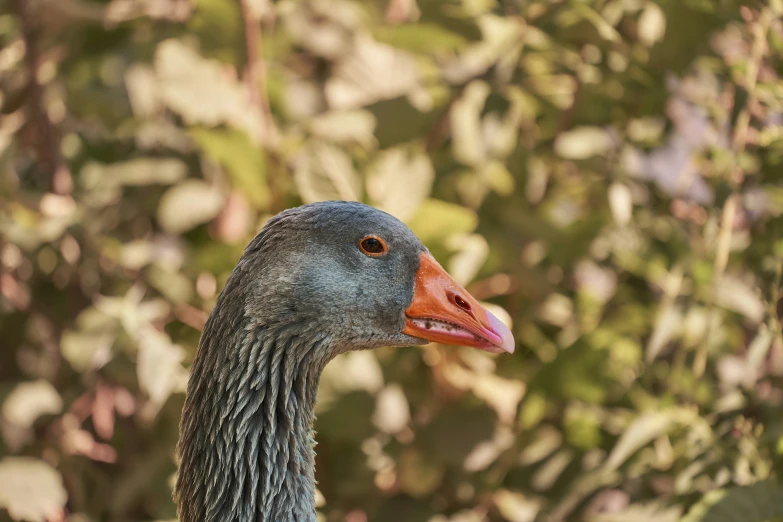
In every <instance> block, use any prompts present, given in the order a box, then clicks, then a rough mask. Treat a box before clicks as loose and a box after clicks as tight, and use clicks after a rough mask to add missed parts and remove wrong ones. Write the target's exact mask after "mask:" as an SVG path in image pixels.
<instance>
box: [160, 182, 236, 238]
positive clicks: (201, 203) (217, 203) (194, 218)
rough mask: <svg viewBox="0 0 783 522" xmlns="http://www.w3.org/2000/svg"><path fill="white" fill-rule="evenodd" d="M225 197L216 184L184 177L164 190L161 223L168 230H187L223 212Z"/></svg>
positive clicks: (161, 202) (177, 231)
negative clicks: (184, 179)
mask: <svg viewBox="0 0 783 522" xmlns="http://www.w3.org/2000/svg"><path fill="white" fill-rule="evenodd" d="M224 200H225V198H224V196H223V194H222V193H221V192H220V191H219V190H218V189H217V188H215V187H214V186H212V185H209V184H208V183H206V182H204V181H200V180H197V179H190V180H187V181H183V182H182V183H180V184H179V185H175V186H173V187H171V188H170V189H169V190H167V191H166V193H165V194H163V197H162V198H161V200H160V204H159V206H158V216H157V217H158V223H160V226H161V228H162V229H163V230H165V231H167V232H171V233H180V232H185V231H186V230H190V229H191V228H193V227H195V226H197V225H201V224H202V223H207V222H208V221H211V220H212V219H213V218H214V217H215V216H217V214H218V212H220V209H221V208H222V207H223V202H224Z"/></svg>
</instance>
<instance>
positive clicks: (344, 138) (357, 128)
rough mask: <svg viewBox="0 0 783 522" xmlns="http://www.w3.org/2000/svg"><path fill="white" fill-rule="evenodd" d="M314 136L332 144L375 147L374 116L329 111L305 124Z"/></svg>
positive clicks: (360, 111) (354, 111)
mask: <svg viewBox="0 0 783 522" xmlns="http://www.w3.org/2000/svg"><path fill="white" fill-rule="evenodd" d="M307 127H308V128H309V129H310V132H312V133H313V134H314V135H315V136H318V137H320V138H322V139H324V140H328V141H331V142H334V143H344V144H352V143H358V144H359V145H361V146H363V147H365V148H368V149H369V148H372V147H373V146H374V145H375V136H374V132H375V127H376V122H375V116H374V115H373V114H372V113H371V112H369V111H366V110H349V111H331V112H326V113H324V114H321V115H319V116H316V117H315V118H313V119H311V120H310V121H309V122H308V123H307Z"/></svg>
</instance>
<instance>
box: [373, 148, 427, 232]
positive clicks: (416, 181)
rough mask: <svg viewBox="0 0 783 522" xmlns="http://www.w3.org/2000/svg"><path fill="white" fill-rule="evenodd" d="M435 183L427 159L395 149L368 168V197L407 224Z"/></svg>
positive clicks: (386, 152) (416, 153) (407, 151)
mask: <svg viewBox="0 0 783 522" xmlns="http://www.w3.org/2000/svg"><path fill="white" fill-rule="evenodd" d="M434 179H435V172H434V171H433V169H432V163H431V162H430V160H429V158H427V156H425V155H424V154H421V153H418V152H416V151H410V150H406V149H405V148H401V147H397V148H394V149H391V150H388V151H384V152H383V153H381V155H380V156H379V157H378V159H377V160H376V161H375V162H374V163H373V164H372V165H371V166H370V169H369V172H368V175H367V193H368V195H369V196H370V198H372V200H373V202H374V203H375V205H376V206H377V207H378V208H380V209H381V210H384V211H386V212H388V213H389V214H391V215H393V216H395V217H397V218H399V219H400V220H402V221H408V220H409V219H410V218H411V217H413V215H414V214H415V213H416V211H417V210H418V209H419V207H420V206H421V204H422V202H423V201H424V200H425V199H426V198H427V197H428V196H429V195H430V191H431V190H432V182H433V180H434Z"/></svg>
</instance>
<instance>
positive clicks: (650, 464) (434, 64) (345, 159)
mask: <svg viewBox="0 0 783 522" xmlns="http://www.w3.org/2000/svg"><path fill="white" fill-rule="evenodd" d="M782 15H783V0H767V1H759V2H754V1H744V2H743V1H738V0H559V1H558V0H552V1H548V0H547V1H544V0H516V1H514V0H505V1H504V0H497V1H495V0H449V1H437V0H377V1H352V0H282V1H279V2H271V1H268V0H241V1H240V0H236V1H234V0H111V1H108V0H107V1H100V0H4V1H3V2H2V3H0V47H1V49H0V313H1V314H2V315H1V316H0V346H1V347H2V349H0V456H1V457H0V520H10V519H12V520H30V521H40V522H44V521H46V522H56V521H59V522H62V521H64V520H67V521H69V522H97V521H111V522H114V521H116V522H126V521H128V522H130V521H156V520H157V521H171V520H174V519H175V518H176V513H175V507H174V504H173V502H172V499H171V486H172V484H173V477H174V474H175V471H176V464H175V457H174V452H173V450H174V446H175V443H176V440H177V429H178V422H179V417H180V409H181V407H182V403H183V390H184V386H185V382H186V379H187V374H188V368H189V367H190V364H191V362H192V360H193V357H194V354H195V351H196V347H197V344H198V339H199V335H200V329H201V327H202V325H203V324H204V321H205V319H206V316H207V314H208V313H209V311H210V310H211V308H212V307H213V305H214V303H215V299H216V296H217V294H218V293H219V292H220V290H221V288H222V286H223V284H224V282H225V281H226V278H227V276H228V274H229V273H230V271H231V270H232V268H233V267H234V265H235V263H236V261H237V260H238V258H239V256H240V255H241V252H242V250H243V247H244V245H245V244H246V243H247V241H249V239H250V238H252V237H253V236H254V234H255V233H256V232H257V231H258V230H259V228H260V227H261V226H262V225H263V223H264V222H265V220H267V219H268V218H269V217H270V216H271V215H274V214H275V213H277V212H279V211H281V210H283V209H286V208H289V207H292V206H296V205H299V204H301V203H303V202H312V201H318V200H326V199H348V200H359V201H363V202H366V203H368V204H371V205H374V206H376V207H378V208H381V209H384V210H386V211H388V212H390V213H392V214H394V215H396V216H398V217H399V218H400V219H402V220H404V221H405V222H406V223H408V224H409V225H410V227H411V228H412V229H413V230H414V231H415V232H416V233H417V234H418V235H419V237H420V238H421V239H422V240H423V241H424V243H425V244H426V245H427V246H428V247H429V248H430V249H431V251H432V252H433V253H434V254H435V256H436V257H437V258H438V259H439V260H440V261H441V262H442V263H443V265H444V266H445V267H446V268H447V269H448V270H449V271H450V272H451V273H452V274H453V275H454V276H455V278H456V279H457V280H459V281H460V282H461V283H463V284H464V285H465V286H467V288H468V289H469V290H470V291H471V292H472V293H473V295H474V296H476V297H477V298H478V299H480V300H482V301H484V302H487V303H489V305H490V306H492V307H493V310H494V311H497V313H498V314H499V315H501V316H502V317H505V318H506V319H507V320H508V321H510V322H511V323H512V324H513V331H514V333H515V335H516V337H517V339H518V346H517V352H516V353H515V354H514V355H513V356H502V357H501V356H490V355H487V354H484V353H481V352H479V351H476V350H471V349H462V348H445V347H440V346H437V345H430V346H428V347H425V348H423V349H421V348H404V349H397V350H391V349H382V350H377V351H374V352H362V353H353V354H347V355H345V356H341V357H340V358H338V359H336V360H335V361H334V362H333V363H331V365H330V366H329V367H327V370H326V372H325V374H324V377H323V381H322V386H321V390H320V399H319V405H318V411H317V415H318V421H317V425H316V429H317V431H318V435H317V439H318V442H319V445H318V462H317V464H318V465H317V477H318V480H319V489H320V494H319V510H320V514H321V516H322V519H323V520H326V521H329V522H337V521H340V522H342V521H345V522H387V521H388V522H397V521H404V522H481V521H492V522H495V521H508V522H541V521H554V522H557V521H571V520H574V521H582V520H584V521H589V522H614V521H618V522H619V521H622V522H674V521H678V520H685V521H686V522H698V521H710V522H713V521H735V522H769V521H773V520H781V518H780V517H783V500H781V499H782V498H783V489H782V488H781V486H779V485H778V482H777V481H776V480H775V476H776V474H775V470H776V469H777V470H778V471H780V470H781V468H783V424H782V423H783V414H782V410H781V402H782V401H783V391H782V390H781V386H780V385H781V382H782V381H783V341H782V340H781V327H780V323H779V315H778V314H779V312H778V310H779V308H778V306H777V305H778V303H779V286H780V279H781V271H782V270H783V227H781V225H782V224H783V219H782V217H783V79H781V76H782V75H783V60H782V59H781V56H783V54H782V53H783V22H782V21H781V20H782ZM780 310H781V312H783V307H780Z"/></svg>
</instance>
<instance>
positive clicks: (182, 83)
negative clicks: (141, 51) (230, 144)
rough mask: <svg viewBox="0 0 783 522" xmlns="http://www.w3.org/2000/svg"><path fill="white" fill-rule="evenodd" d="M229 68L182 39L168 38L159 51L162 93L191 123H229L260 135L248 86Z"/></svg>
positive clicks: (167, 101)
mask: <svg viewBox="0 0 783 522" xmlns="http://www.w3.org/2000/svg"><path fill="white" fill-rule="evenodd" d="M229 70H230V69H229V68H228V67H227V66H226V65H224V64H222V63H220V62H218V61H216V60H208V59H205V58H203V57H201V56H199V54H198V53H197V52H196V51H194V50H193V49H191V48H190V47H188V46H187V45H185V44H183V43H182V42H181V41H179V40H174V39H170V40H164V41H163V42H161V43H160V44H159V45H158V48H157V51H156V53H155V73H156V74H157V76H158V83H159V89H160V97H161V98H162V99H163V101H164V102H165V104H166V106H168V108H169V109H171V110H172V111H174V112H176V113H178V114H179V115H180V116H182V117H183V118H184V120H185V121H186V122H187V123H189V124H191V125H207V126H209V127H214V126H217V125H220V124H227V125H231V126H233V127H236V128H240V129H244V130H246V131H248V132H250V133H251V134H252V135H256V134H257V133H258V129H259V127H260V118H259V115H258V114H256V113H255V112H254V111H252V110H248V100H249V96H248V93H247V89H246V87H245V85H244V84H241V83H239V81H238V80H237V78H236V77H232V76H231V75H230V74H229Z"/></svg>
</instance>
